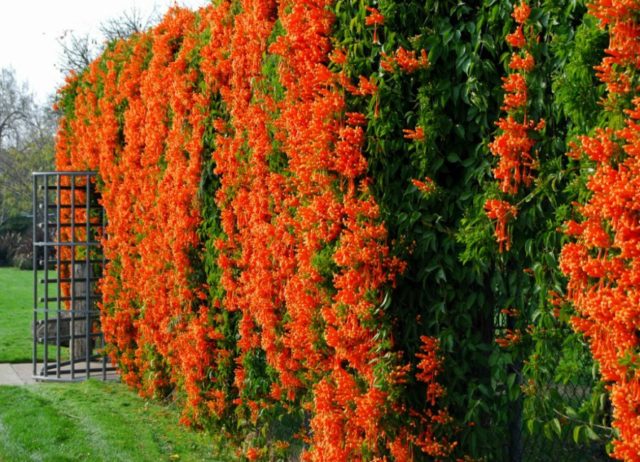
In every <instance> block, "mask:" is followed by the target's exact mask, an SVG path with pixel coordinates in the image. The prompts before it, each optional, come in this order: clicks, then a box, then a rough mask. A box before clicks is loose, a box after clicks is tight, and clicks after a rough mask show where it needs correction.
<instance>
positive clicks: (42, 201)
mask: <svg viewBox="0 0 640 462" xmlns="http://www.w3.org/2000/svg"><path fill="white" fill-rule="evenodd" d="M95 183H96V173H95V172H35V173H33V301H34V302H33V325H32V327H33V377H34V379H35V380H37V381H80V380H86V379H88V378H98V379H102V380H110V379H116V378H117V374H116V371H115V368H114V367H113V366H112V365H111V364H110V363H109V360H108V358H107V356H106V355H105V353H104V350H105V348H104V347H105V342H104V337H103V335H102V330H101V327H100V312H99V308H98V302H99V300H100V293H99V291H98V288H97V282H98V280H99V279H100V277H101V276H102V273H103V271H104V267H105V263H106V261H105V258H104V255H103V253H102V248H101V243H100V242H101V239H102V237H103V236H104V233H105V214H104V210H103V208H102V206H101V205H100V203H99V200H98V199H99V195H98V193H97V192H96V187H95Z"/></svg>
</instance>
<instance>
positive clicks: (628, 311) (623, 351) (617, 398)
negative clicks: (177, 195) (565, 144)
mask: <svg viewBox="0 0 640 462" xmlns="http://www.w3.org/2000/svg"><path fill="white" fill-rule="evenodd" d="M639 10H640V8H639V7H638V5H637V4H636V3H634V2H628V1H620V0H613V1H599V0H598V1H594V2H592V3H591V4H590V12H591V14H592V15H594V16H595V17H597V18H598V19H599V20H600V25H601V26H602V27H603V28H604V27H606V28H608V32H609V36H610V40H609V48H608V49H607V50H605V51H606V55H605V57H604V59H603V60H602V63H601V64H600V65H599V66H598V67H597V72H598V76H599V78H600V79H601V81H602V82H604V83H605V84H606V87H607V90H608V100H609V102H610V103H611V104H608V105H605V107H607V108H609V110H610V111H614V110H616V109H615V108H616V106H617V105H618V102H620V101H628V102H630V105H631V108H630V109H627V110H625V115H626V121H625V123H624V126H623V127H622V128H619V129H613V128H606V129H599V130H596V131H595V133H594V134H593V135H592V136H589V137H587V136H584V137H581V138H580V139H579V141H578V143H576V144H574V145H572V149H571V152H570V153H569V155H570V156H571V157H574V158H579V157H580V156H583V158H584V159H585V161H586V162H589V163H591V165H592V166H593V171H594V172H593V174H592V175H591V177H590V178H589V181H588V184H587V187H588V189H589V190H590V191H591V193H592V194H591V196H590V199H589V200H588V201H587V202H586V204H583V205H581V206H578V207H577V208H576V212H577V213H578V214H579V215H581V217H582V218H581V219H580V220H579V221H569V222H568V223H567V224H566V233H567V234H568V235H570V236H572V237H573V238H574V242H571V243H569V244H566V245H565V246H564V248H563V250H562V254H561V269H562V270H563V272H564V273H565V274H566V275H567V276H568V278H569V282H568V290H567V298H568V299H569V300H570V301H571V302H572V303H573V304H574V306H575V309H576V311H577V316H576V317H575V318H574V319H573V324H574V326H575V328H576V329H577V330H579V331H581V332H582V333H583V334H584V335H585V337H586V338H587V339H588V340H589V343H590V346H591V351H592V353H593V356H594V358H595V359H596V360H597V361H598V363H599V365H600V371H601V374H602V378H603V380H604V381H605V383H606V384H607V387H608V389H609V392H610V397H611V403H612V405H613V422H612V425H613V426H614V428H616V429H617V432H618V438H617V440H615V441H614V452H613V456H614V457H616V458H619V459H622V460H628V461H638V460H640V393H639V391H640V373H639V372H638V351H639V348H640V338H639V337H638V319H639V318H640V305H639V304H638V300H639V298H638V297H639V294H640V277H639V276H640V264H639V262H640V252H639V249H640V226H639V225H638V213H639V208H638V204H639V202H638V186H637V185H638V180H639V179H640V151H639V150H638V146H639V145H640V125H639V124H638V121H639V120H640V99H638V98H637V96H636V94H637V87H635V86H633V85H631V80H630V78H631V76H632V75H633V74H635V73H637V72H638V69H639V68H640V62H638V56H639V53H640V41H639V40H638V37H640V25H639V24H638V21H637V16H638V12H639Z"/></svg>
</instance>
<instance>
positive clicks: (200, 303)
mask: <svg viewBox="0 0 640 462" xmlns="http://www.w3.org/2000/svg"><path fill="white" fill-rule="evenodd" d="M331 4H332V2H331V1H330V0H321V1H317V2H303V3H301V2H295V1H293V0H286V1H281V2H276V1H275V0H243V1H241V2H239V5H238V6H240V8H236V5H235V3H234V2H230V1H220V2H216V4H215V5H209V6H207V7H205V8H203V9H201V10H200V11H198V12H190V11H188V10H184V9H180V8H174V9H172V10H171V11H170V13H169V14H168V15H167V16H165V18H164V19H163V20H162V21H161V22H160V23H159V24H158V25H157V26H156V27H154V28H152V29H151V30H150V31H148V32H145V33H142V34H139V35H136V36H134V37H131V38H130V39H127V40H125V41H121V42H118V43H116V44H115V45H114V46H113V47H111V48H110V49H109V50H108V51H107V52H105V54H104V55H103V56H101V57H100V58H99V60H98V61H96V62H94V63H93V64H91V65H90V66H89V68H88V69H87V71H86V72H85V73H83V74H82V75H81V76H76V77H74V78H73V79H71V80H70V81H69V83H68V86H67V88H66V89H65V90H63V91H64V92H67V94H68V95H71V96H73V98H71V100H72V103H69V104H70V107H68V108H67V109H68V110H67V111H66V112H65V114H66V116H65V117H64V119H63V120H62V122H61V128H60V132H59V136H58V147H57V150H58V152H57V162H58V167H59V168H60V169H81V170H85V169H95V170H97V171H98V172H99V175H100V178H101V182H100V187H101V194H102V198H103V204H104V208H105V211H106V214H107V217H108V227H107V235H106V236H103V246H104V253H105V256H106V257H107V259H108V260H109V263H108V265H107V268H106V275H105V277H104V278H103V280H102V281H101V283H100V284H101V290H102V291H103V298H104V301H103V305H102V307H101V310H102V328H103V330H104V333H105V338H106V339H107V341H108V342H109V350H110V354H111V357H112V360H113V361H114V362H117V364H118V366H119V369H120V372H121V375H122V378H123V380H124V381H125V382H126V383H127V384H129V385H131V386H134V387H136V388H137V389H138V390H139V392H140V393H141V394H142V395H145V396H161V395H165V394H167V393H169V392H171V391H172V390H174V389H175V390H178V391H179V392H180V393H181V394H182V396H184V397H185V406H184V412H183V419H182V421H183V423H185V424H198V423H203V422H207V421H210V420H211V419H214V420H216V419H217V420H218V421H220V422H226V421H227V420H228V419H231V418H234V416H237V417H238V418H240V417H242V418H243V419H245V420H247V421H249V422H252V424H254V425H256V426H259V425H263V424H265V422H263V419H264V417H263V416H264V415H265V414H269V413H268V412H267V413H265V412H263V411H270V412H271V411H274V410H275V409H280V410H282V411H281V412H285V413H286V412H292V413H294V412H295V411H296V410H300V409H303V410H305V412H307V413H308V414H309V422H308V425H303V424H302V423H300V428H298V429H294V431H295V434H296V435H297V436H296V437H298V438H299V439H301V440H302V441H304V442H305V444H308V450H307V451H306V454H305V457H306V458H307V459H308V460H317V461H321V460H322V461H324V460H361V459H363V458H365V457H369V456H370V455H372V454H373V455H374V456H378V455H380V457H386V456H387V455H388V454H390V453H393V454H396V455H399V454H405V455H407V457H406V458H405V459H402V458H400V456H398V457H397V460H410V457H411V452H412V451H413V450H414V449H418V450H422V451H423V452H425V453H427V454H432V455H436V454H440V455H442V454H445V453H447V451H449V450H450V449H447V448H452V447H453V446H451V445H450V443H447V442H446V439H441V438H440V437H437V438H436V436H435V434H436V433H437V431H436V430H435V429H436V427H437V425H439V424H441V423H444V422H447V421H448V420H449V417H448V414H447V413H446V411H444V410H436V408H437V404H438V401H439V399H440V398H441V397H442V396H443V393H444V390H443V389H442V387H441V386H440V385H439V384H438V382H437V380H436V379H437V376H438V374H439V373H440V370H441V365H440V364H441V359H440V358H439V356H438V354H437V353H436V350H437V342H436V343H434V342H433V341H429V340H428V339H427V340H424V342H425V343H424V345H423V346H422V350H421V353H420V355H421V356H419V360H420V362H419V364H418V370H419V371H420V372H419V373H418V374H419V376H418V380H422V381H424V382H425V384H426V386H427V392H426V405H427V408H428V409H427V411H424V412H416V411H413V410H407V409H404V408H403V407H402V405H400V404H399V403H398V402H396V398H395V394H394V393H390V392H389V391H388V390H389V389H391V388H392V387H402V386H405V384H406V383H407V382H408V380H409V379H408V378H407V374H408V370H409V367H410V365H403V364H400V361H399V357H400V354H399V353H398V352H396V351H395V350H394V348H395V346H394V345H393V339H392V338H390V337H391V336H390V334H389V333H387V332H381V331H380V326H384V325H387V324H389V320H388V319H387V316H388V314H387V313H386V312H385V309H383V308H381V307H382V306H383V305H384V299H385V294H386V293H387V292H388V290H390V287H391V286H392V285H393V284H394V282H395V278H396V276H397V275H398V274H400V273H401V272H402V271H403V268H404V266H405V264H404V263H403V262H402V261H400V260H398V259H397V258H395V257H393V256H392V255H391V252H390V249H389V245H388V242H387V241H388V234H387V229H386V227H385V226H384V224H383V222H382V218H381V212H380V209H379V206H378V204H377V202H376V200H375V197H374V196H373V194H372V193H371V191H370V185H371V179H370V178H369V177H368V173H367V169H368V165H367V159H366V158H365V156H364V154H363V149H364V146H365V141H366V140H365V133H366V132H365V127H366V124H367V118H366V117H365V115H364V114H362V113H360V112H350V111H348V106H347V93H351V94H352V95H354V96H359V97H371V96H373V97H376V98H377V93H378V86H377V82H376V79H375V78H374V77H372V76H361V77H359V80H358V82H357V85H354V84H352V83H351V82H350V81H349V79H348V78H347V77H346V76H345V75H344V74H343V73H336V72H333V71H332V70H330V69H329V67H328V66H329V62H331V63H333V65H335V66H337V67H340V66H342V65H343V64H345V63H346V60H347V56H346V53H345V52H344V51H341V50H332V48H331V40H330V34H331V31H332V23H333V20H334V18H333V16H332V13H331V11H330V8H329V6H331ZM277 21H279V24H277ZM366 21H367V25H370V26H373V27H374V34H375V30H376V29H375V28H377V27H378V26H382V25H383V24H384V17H383V16H382V15H381V14H380V13H379V12H378V11H377V10H375V9H373V8H370V9H369V15H368V17H367V20H366ZM276 26H277V27H278V28H281V29H282V31H281V33H280V34H278V35H277V36H275V37H274V34H273V33H274V31H275V30H276ZM265 60H277V62H278V74H277V75H275V76H274V75H267V74H266V73H265V70H264V69H265V65H264V64H265ZM395 62H396V64H397V66H398V67H400V68H401V69H403V71H405V72H408V73H410V72H413V71H415V70H416V69H418V68H421V67H425V66H426V65H427V64H428V63H427V59H426V53H425V52H424V51H423V52H422V53H421V55H420V56H419V57H417V56H416V53H415V52H409V51H406V50H403V49H399V50H398V51H397V52H396V55H395ZM274 88H277V89H278V95H275V94H274V91H273V89H274ZM345 90H346V92H345ZM405 135H406V136H407V137H408V138H409V139H412V140H415V141H421V140H423V139H424V130H423V129H422V127H416V128H415V129H411V130H408V131H407V132H405ZM205 169H212V171H206V170H205ZM207 181H210V182H212V183H213V184H214V185H215V187H214V190H213V191H212V190H205V189H202V188H203V186H202V185H203V184H204V183H206V182H207ZM414 185H415V186H416V187H417V188H418V189H420V190H421V191H423V192H425V193H426V192H430V191H431V190H433V182H432V181H431V180H430V179H428V178H425V179H423V180H415V181H414ZM212 196H213V197H212ZM205 204H206V206H207V207H209V208H205ZM205 212H206V213H209V214H213V215H214V216H207V215H204V214H205ZM212 234H213V235H212ZM205 252H206V254H207V255H206V256H207V257H208V258H205V257H204V256H203V253H205ZM203 268H204V269H205V271H208V272H209V273H210V274H207V275H206V276H207V283H205V282H204V281H203V277H202V274H201V273H202V269H203ZM381 366H384V367H381ZM256 376H258V377H259V380H256V379H255V377H256ZM257 382H259V384H260V386H256V383H257ZM398 411H401V412H406V413H407V415H408V420H411V421H412V422H413V425H406V426H404V427H402V426H401V427H399V428H384V427H383V425H384V422H386V421H388V420H390V417H392V416H395V414H396V413H397V412H398ZM404 435H407V438H408V439H404V441H405V442H409V446H407V445H406V444H404V443H403V442H402V441H403V438H404ZM246 447H247V448H248V449H247V450H246V451H244V456H246V457H247V458H249V459H252V460H254V459H255V460H258V459H261V458H262V459H264V458H265V457H268V452H269V451H268V450H264V448H262V449H258V448H259V447H260V446H259V445H258V442H254V441H248V442H247V446H246ZM280 448H281V449H285V448H286V446H281V447H280Z"/></svg>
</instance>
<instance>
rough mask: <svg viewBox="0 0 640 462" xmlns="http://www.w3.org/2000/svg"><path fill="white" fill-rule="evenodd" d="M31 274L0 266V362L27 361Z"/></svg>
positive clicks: (30, 309) (29, 359)
mask: <svg viewBox="0 0 640 462" xmlns="http://www.w3.org/2000/svg"><path fill="white" fill-rule="evenodd" d="M32 318H33V273H32V272H31V271H22V270H18V269H16V268H0V363H22V362H30V361H31V355H32V342H31V321H32Z"/></svg>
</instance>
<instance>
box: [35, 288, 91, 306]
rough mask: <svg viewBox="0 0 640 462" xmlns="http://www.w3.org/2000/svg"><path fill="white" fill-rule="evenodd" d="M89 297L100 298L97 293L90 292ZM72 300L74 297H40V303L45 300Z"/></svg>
mask: <svg viewBox="0 0 640 462" xmlns="http://www.w3.org/2000/svg"><path fill="white" fill-rule="evenodd" d="M58 287H60V285H58ZM89 298H90V299H91V300H99V299H100V297H99V296H98V295H97V294H91V295H90V296H89ZM74 300H75V299H74V298H72V297H49V298H47V299H45V298H44V297H40V303H43V302H45V301H48V302H58V303H60V302H72V301H74Z"/></svg>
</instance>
